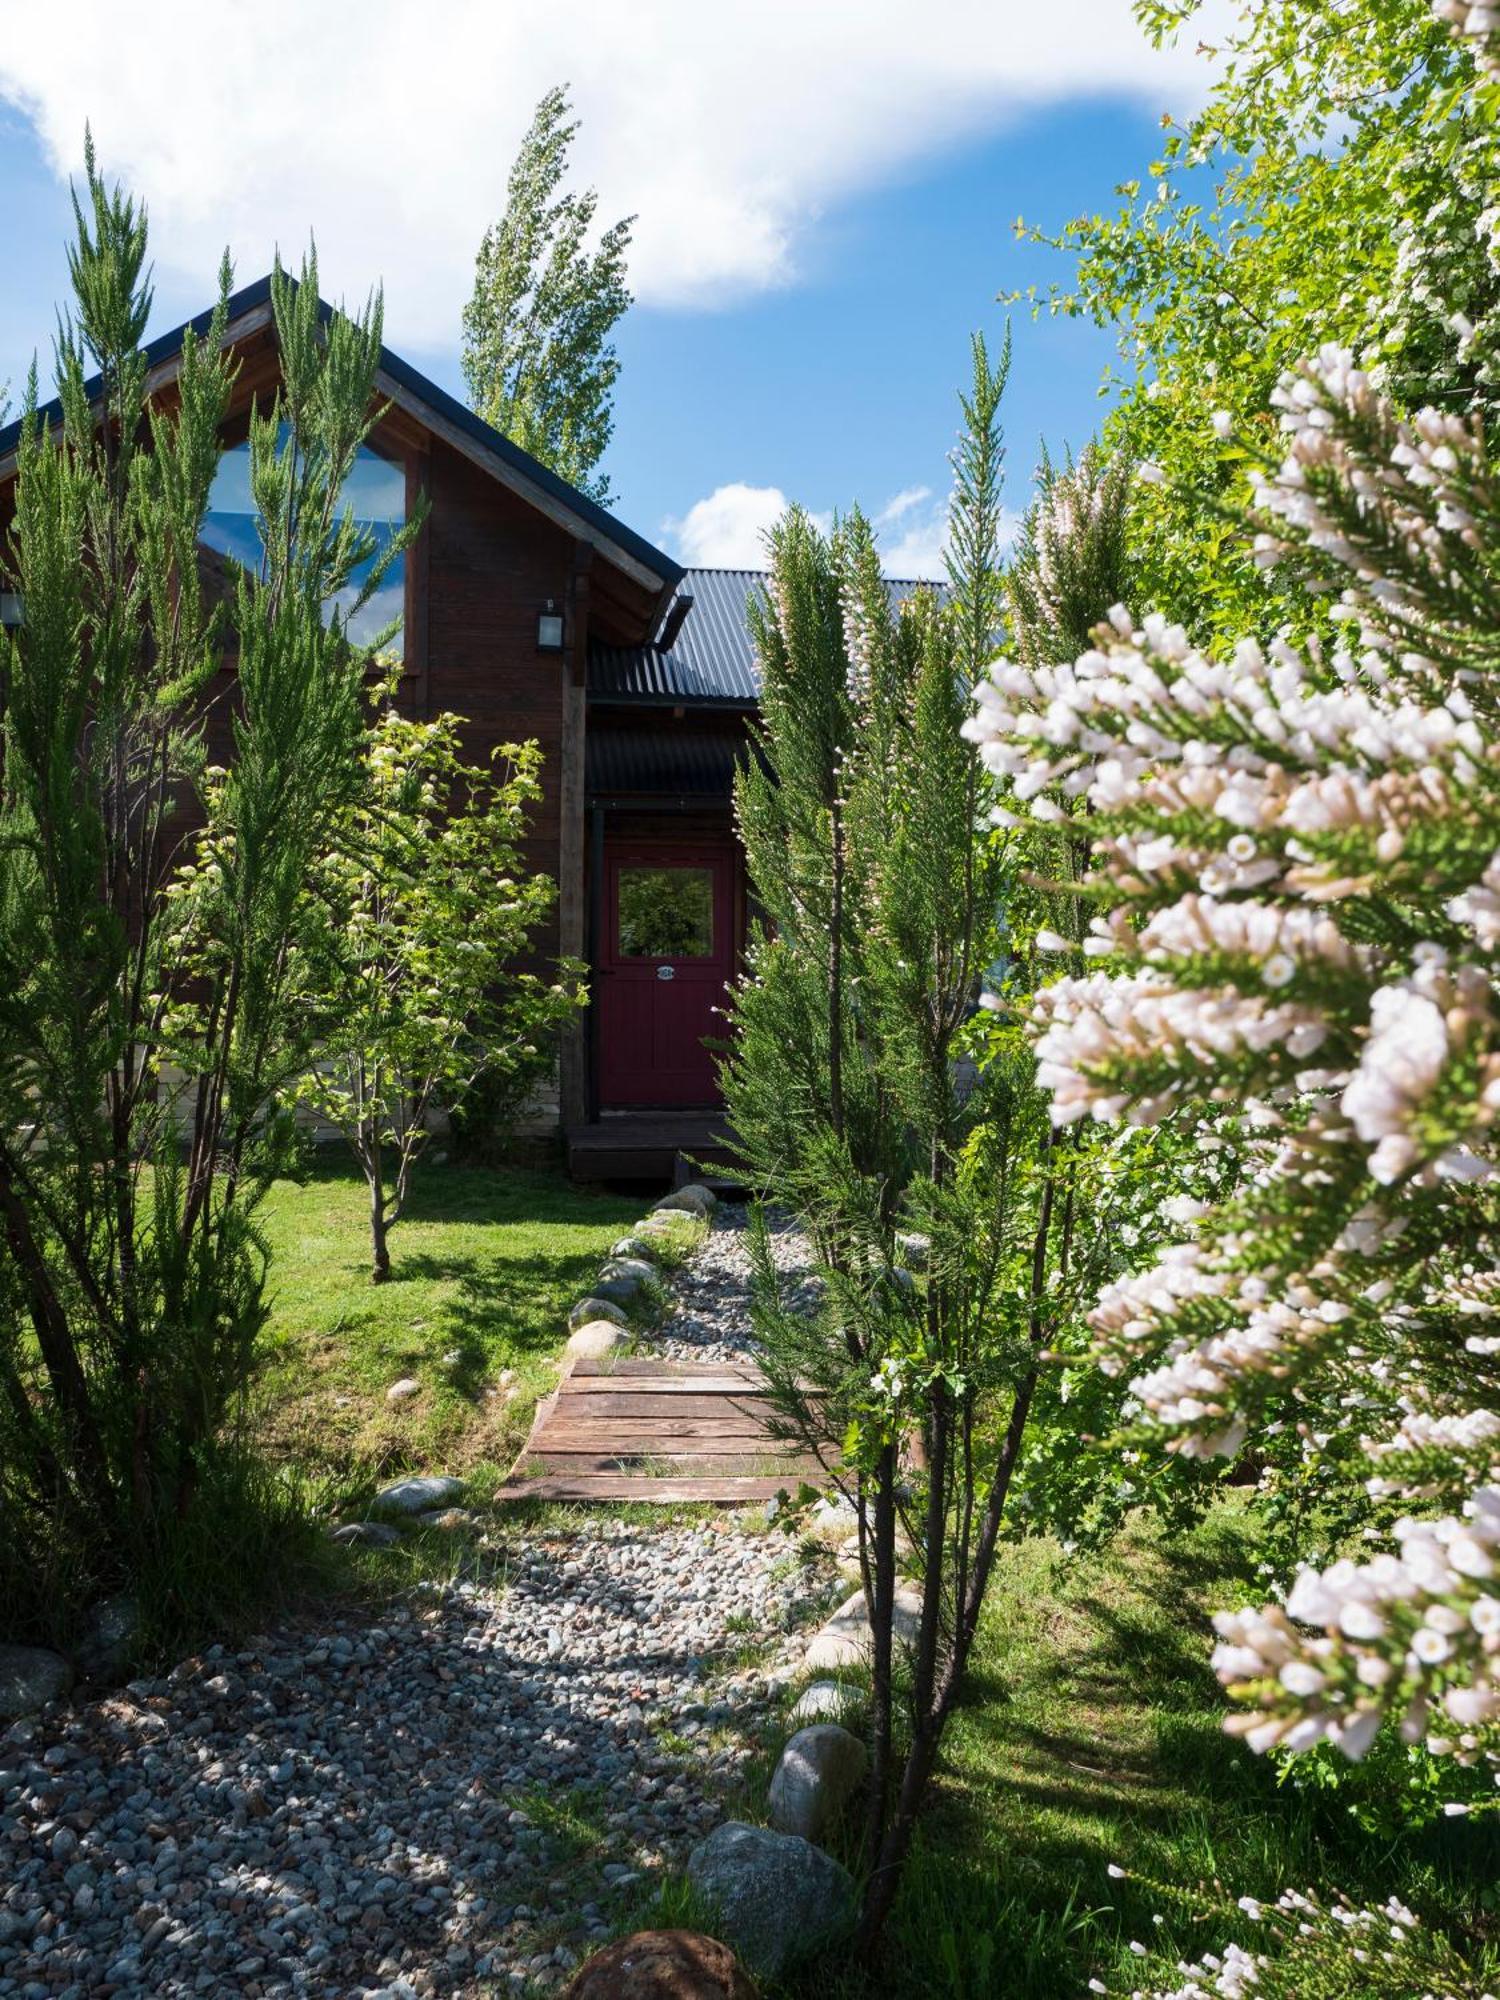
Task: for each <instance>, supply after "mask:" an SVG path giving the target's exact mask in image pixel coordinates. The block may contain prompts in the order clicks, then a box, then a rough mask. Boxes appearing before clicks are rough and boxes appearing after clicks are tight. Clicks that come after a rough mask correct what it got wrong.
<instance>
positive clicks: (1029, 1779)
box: [775, 1521, 1500, 2000]
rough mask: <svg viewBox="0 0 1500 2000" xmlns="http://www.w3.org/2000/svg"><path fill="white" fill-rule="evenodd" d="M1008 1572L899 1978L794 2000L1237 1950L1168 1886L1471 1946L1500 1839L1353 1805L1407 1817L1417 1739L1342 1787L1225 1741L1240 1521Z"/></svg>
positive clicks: (1076, 1988) (839, 1980) (1029, 1563)
mask: <svg viewBox="0 0 1500 2000" xmlns="http://www.w3.org/2000/svg"><path fill="white" fill-rule="evenodd" d="M1014 1560H1015V1563H1016V1568H1015V1570H1014V1572H1013V1573H1012V1574H1010V1575H1007V1574H1005V1573H1004V1571H1003V1570H1002V1574H1001V1575H1000V1577H999V1578H998V1579H997V1585H996V1589H995V1592H994V1595H993V1598H992V1601H991V1603H990V1605H989V1607H988V1609H987V1612H986V1615H985V1620H984V1625H983V1627H982V1631H981V1637H980V1641H979V1645H978V1648H977V1650H976V1658H975V1664H974V1668H973V1670H972V1672H971V1674H970V1677H969V1680H968V1682H967V1685H966V1688H965V1692H964V1696H963V1700H962V1702H961V1705H960V1707H959V1709H958V1711H957V1712H956V1713H955V1715H954V1717H953V1720H952V1723H951V1725H950V1729H949V1734H948V1737H947V1740H946V1743H945V1747H944V1755H943V1759H942V1763H941V1766H940V1770H939V1775H938V1778H937V1780H936V1782H935V1785H934V1787H933V1791H932V1793H931V1795H930V1797H929V1802H928V1806H927V1810H926V1813H925V1815H924V1818H923V1822H922V1825H921V1828H920V1830H919V1833H918V1837H917V1840H916V1843H915V1847H914V1850H913V1853H912V1856H911V1860H910V1863H909V1865H908V1868H907V1871H906V1875H905V1878H904V1881H903V1885H902V1890H901V1893H900V1896H899V1898H898V1902H897V1905H896V1908H895V1910H894V1913H893V1916H892V1919H891V1923H890V1927H889V1931H888V1935H887V1940H886V1955H885V1959H884V1961H883V1963H882V1964H881V1966H880V1967H879V1969H878V1970H877V1971H876V1972H875V1973H874V1974H872V1975H869V1976H865V1977H862V1976H860V1975H858V1974H856V1973H854V1972H850V1971H842V1970H840V1969H838V1968H829V1967H827V1966H824V1967H820V1968H819V1970H818V1974H817V1976H816V1977H814V1976H812V1975H808V1976H806V1977H805V1978H804V1979H803V1980H802V1981H801V1982H800V1983H797V1982H793V1983H792V1984H790V1985H788V1986H787V1987H786V1988H785V1989H784V1991H785V1994H786V1995H788V1996H796V2000H814V1997H815V2000H876V1996H877V1995H878V1996H880V2000H919V1996H920V2000H929V1996H930V2000H960V1996H962V2000H984V1996H988V1995H995V1996H997V1997H998V1996H1002V1995H1004V1996H1008V1997H1010V1996H1013V2000H1022V1996H1024V2000H1062V1996H1064V1995H1067V1996H1073V1995H1076V1994H1078V1993H1080V1992H1082V1991H1084V1990H1085V1989H1086V1986H1087V1982H1088V1980H1089V1978H1090V1977H1091V1976H1094V1975H1095V1974H1098V1973H1101V1972H1102V1973H1104V1974H1105V1976H1106V1977H1107V1976H1108V1975H1109V1974H1110V1973H1111V1972H1113V1973H1114V1974H1115V1978H1114V1982H1113V1986H1114V1989H1115V1990H1118V1991H1120V1992H1126V1993H1128V1992H1129V1991H1130V1990H1131V1981H1130V1978H1129V1975H1128V1973H1125V1974H1123V1976H1122V1974H1121V1967H1122V1965H1127V1966H1128V1964H1129V1962H1130V1961H1129V1957H1128V1944H1129V1940H1131V1939H1133V1938H1146V1937H1152V1936H1155V1937H1156V1938H1157V1939H1158V1941H1161V1940H1162V1939H1164V1938H1170V1939H1171V1941H1172V1943H1173V1945H1174V1947H1175V1948H1176V1949H1179V1950H1181V1951H1183V1952H1184V1954H1187V1955H1192V1956H1197V1955H1199V1954H1200V1953H1201V1952H1202V1951H1203V1950H1205V1949H1213V1948H1217V1947H1221V1946H1222V1944H1223V1943H1224V1942H1225V1939H1226V1936H1228V1935H1234V1934H1235V1932H1234V1931H1233V1930H1232V1929H1231V1928H1229V1927H1227V1926H1226V1925H1225V1924H1224V1923H1223V1921H1222V1920H1220V1919H1217V1918H1215V1919H1211V1920H1208V1921H1203V1920H1202V1919H1201V1915H1200V1914H1199V1913H1197V1912H1195V1911H1194V1910H1193V1909H1192V1908H1191V1907H1189V1904H1188V1902H1187V1901H1185V1900H1184V1899H1182V1898H1174V1897H1173V1895H1172V1894H1171V1892H1170V1888H1169V1887H1168V1886H1167V1885H1172V1886H1175V1887H1176V1888H1177V1889H1181V1890H1186V1891H1189V1892H1193V1891H1207V1892H1209V1893H1210V1894H1213V1895H1215V1897H1216V1899H1218V1898H1220V1897H1221V1896H1223V1897H1227V1900H1228V1902H1229V1903H1231V1904H1232V1903H1233V1902H1234V1900H1235V1899H1236V1898H1237V1897H1239V1896H1241V1895H1246V1894H1248V1895H1255V1896H1260V1897H1274V1896H1275V1895H1276V1894H1277V1893H1279V1891H1280V1890H1281V1889H1283V1888H1287V1887H1298V1888H1302V1887H1307V1886H1309V1885H1313V1886H1319V1887H1323V1888H1329V1887H1339V1888H1342V1889H1344V1890H1345V1891H1347V1892H1348V1893H1349V1894H1350V1895H1351V1896H1353V1897H1354V1898H1355V1899H1356V1900H1370V1899H1375V1900H1383V1899H1384V1898H1385V1897H1386V1896H1388V1895H1391V1894H1393V1893H1395V1894H1398V1895H1400V1896H1402V1898H1403V1900H1405V1901H1407V1902H1409V1903H1411V1904H1412V1906H1413V1907H1414V1908H1416V1909H1417V1910H1418V1911H1419V1913H1422V1912H1425V1913H1426V1914H1428V1915H1430V1916H1431V1917H1433V1918H1435V1919H1436V1920H1437V1921H1439V1922H1446V1923H1448V1924H1449V1925H1451V1926H1453V1927H1454V1928H1455V1929H1457V1930H1458V1931H1460V1932H1463V1933H1464V1934H1466V1935H1467V1936H1468V1937H1469V1938H1470V1939H1471V1941H1472V1939H1473V1937H1474V1936H1475V1935H1476V1934H1477V1933H1478V1931H1479V1930H1480V1928H1481V1927H1482V1926H1483V1924H1484V1922H1485V1920H1484V1919H1483V1918H1482V1917H1481V1915H1480V1904H1479V1899H1480V1895H1481V1892H1482V1891H1483V1890H1484V1888H1485V1886H1486V1885H1487V1884H1488V1883H1490V1882H1492V1881H1493V1880H1494V1871H1495V1868H1496V1864H1497V1862H1500V1834H1497V1832H1496V1831H1494V1830H1492V1828H1491V1827H1490V1826H1489V1825H1487V1824H1485V1825H1480V1826H1474V1825H1472V1824H1471V1823H1469V1822H1466V1821H1461V1820H1460V1821H1451V1820H1450V1821H1443V1820H1439V1821H1437V1822H1436V1823H1435V1824H1433V1825H1431V1826H1430V1827H1429V1828H1428V1830H1427V1831H1426V1832H1423V1833H1417V1834H1413V1833H1409V1832H1407V1831H1405V1830H1402V1829H1401V1828H1400V1814H1399V1811H1398V1810H1391V1811H1388V1812H1387V1814H1386V1825H1385V1828H1384V1829H1383V1830H1382V1829H1380V1828H1378V1827H1373V1828H1372V1826H1371V1825H1370V1824H1369V1823H1368V1818H1367V1817H1366V1818H1362V1817H1361V1816H1360V1814H1359V1813H1358V1812H1357V1810H1356V1808H1357V1807H1358V1805H1359V1803H1360V1801H1361V1800H1379V1799H1380V1798H1381V1797H1382V1795H1384V1796H1385V1800H1386V1804H1387V1805H1388V1806H1389V1805H1390V1803H1391V1794H1392V1793H1393V1792H1396V1791H1397V1790H1398V1789H1399V1788H1400V1787H1402V1786H1404V1785H1406V1784H1407V1783H1408V1782H1409V1779H1408V1776H1407V1766H1406V1753H1405V1752H1404V1750H1402V1749H1401V1747H1400V1746H1399V1745H1393V1746H1391V1747H1390V1748H1389V1749H1386V1750H1384V1751H1383V1752H1382V1753H1381V1754H1380V1755H1379V1756H1376V1757H1374V1758H1372V1761H1371V1764H1370V1765H1369V1767H1368V1768H1359V1769H1351V1770H1348V1771H1347V1772H1346V1773H1344V1775H1343V1776H1342V1777H1341V1780H1340V1782H1339V1783H1338V1785H1337V1786H1336V1787H1335V1786H1333V1785H1328V1786H1326V1787H1323V1788H1318V1787H1313V1788H1311V1789H1300V1790H1299V1789H1296V1788H1295V1787H1293V1786H1292V1785H1290V1784H1288V1783H1285V1782H1283V1779H1282V1776H1281V1774H1280V1773H1279V1771H1278V1767H1277V1766H1276V1765H1275V1764H1274V1763H1272V1762H1270V1761H1269V1760H1267V1759H1265V1758H1260V1757H1256V1756H1254V1755H1253V1754H1251V1753H1250V1752H1249V1751H1248V1750H1246V1749H1245V1748H1244V1747H1243V1745H1242V1744H1240V1743H1239V1742H1238V1741H1237V1740H1236V1739H1234V1738H1232V1737H1229V1736H1226V1735H1225V1734H1224V1732H1223V1728H1222V1722H1223V1715H1224V1712H1225V1704H1224V1701H1223V1697H1222V1695H1221V1693H1220V1691H1219V1688H1218V1684H1217V1682H1216V1680H1215V1678H1214V1676H1213V1674H1212V1672H1211V1671H1210V1669H1209V1667H1208V1653H1209V1649H1210V1645H1211V1640H1212V1634H1211V1631H1210V1630H1209V1623H1208V1618H1209V1613H1210V1611H1211V1610H1213V1609H1214V1608H1216V1607H1217V1606H1218V1605H1221V1604H1226V1603H1234V1602H1238V1601H1240V1599H1241V1596H1242V1594H1248V1593H1249V1592H1250V1591H1251V1590H1252V1589H1253V1584H1252V1580H1251V1579H1252V1574H1253V1572H1252V1568H1251V1545H1250V1540H1249V1535H1248V1533H1247V1531H1246V1527H1245V1525H1244V1523H1243V1522H1241V1523H1240V1524H1239V1525H1238V1526H1237V1527H1236V1526H1234V1525H1231V1527H1230V1529H1229V1530H1228V1531H1227V1532H1226V1531H1225V1530H1224V1528H1223V1527H1222V1526H1221V1525H1220V1524H1217V1523H1215V1522H1213V1521H1210V1522H1209V1523H1206V1524H1205V1525H1204V1527H1203V1528H1201V1529H1200V1530H1198V1531H1197V1532H1196V1534H1194V1535H1192V1536H1189V1537H1185V1538H1183V1539H1182V1540H1180V1541H1177V1542H1170V1541H1167V1540H1166V1539H1165V1538H1161V1539H1158V1538H1156V1537H1154V1536H1153V1535H1152V1534H1151V1533H1150V1531H1149V1529H1148V1530H1143V1531H1136V1532H1131V1533H1129V1534H1127V1535H1126V1536H1124V1537H1123V1538H1122V1539H1121V1540H1120V1541H1119V1542H1118V1543H1117V1544H1116V1545H1115V1546H1114V1548H1113V1549H1111V1550H1109V1551H1106V1552H1105V1553H1104V1554H1103V1555H1100V1556H1094V1557H1088V1558H1084V1559H1081V1560H1080V1561H1078V1562H1077V1563H1076V1564H1075V1565H1072V1566H1067V1565H1064V1564H1063V1563H1062V1562H1061V1561H1059V1560H1056V1559H1054V1560H1052V1561H1050V1562H1049V1561H1048V1560H1047V1559H1046V1558H1045V1556H1044V1555H1042V1553H1041V1552H1040V1551H1038V1550H1036V1549H1035V1548H1033V1549H1031V1550H1024V1549H1023V1550H1019V1551H1016V1552H1014ZM1392 1828H1395V1829H1397V1830H1396V1831H1394V1832H1393V1831H1392ZM851 1858H852V1857H851ZM1111 1864H1114V1865H1116V1866H1119V1867H1123V1868H1125V1869H1126V1870H1127V1871H1128V1877H1127V1879H1124V1880H1121V1879H1115V1878H1112V1877H1111V1876H1110V1874H1109V1872H1108V1871H1109V1868H1110V1866H1111ZM1157 1884H1161V1885H1163V1886H1162V1887H1160V1888H1158V1887H1157V1886H1155V1885H1157ZM1162 1919H1164V1920H1165V1928H1164V1929H1158V1922H1159V1920H1162ZM1250 1935H1251V1934H1250V1933H1248V1932H1244V1933H1242V1935H1241V1941H1242V1942H1243V1941H1249V1938H1250ZM775 2000H782V1995H781V1994H777V1995H776V1996H775Z"/></svg>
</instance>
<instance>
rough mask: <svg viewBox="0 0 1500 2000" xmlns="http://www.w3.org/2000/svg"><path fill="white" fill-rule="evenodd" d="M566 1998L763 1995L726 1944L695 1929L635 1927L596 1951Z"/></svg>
mask: <svg viewBox="0 0 1500 2000" xmlns="http://www.w3.org/2000/svg"><path fill="white" fill-rule="evenodd" d="M562 2000H759V1995H758V1993H757V1991H756V1989H755V1987H754V1986H753V1985H752V1984H751V1981H750V1976H749V1974H748V1973H747V1972H746V1971H745V1969H744V1967H743V1966H742V1965H741V1964H740V1963H739V1961H738V1960H737V1959H736V1957H735V1955H734V1953H733V1952H732V1951H731V1950H730V1949H729V1947H728V1945H727V1944H720V1942H719V1940H718V1939H717V1938H709V1937H701V1936H700V1935H699V1934H698V1933H697V1932H696V1931H637V1932H636V1933H635V1935H634V1937H628V1938H618V1939H617V1940H616V1941H615V1943H614V1944H609V1945H606V1946H605V1947H604V1949H603V1951H601V1952H598V1953H596V1954H595V1956H594V1957H593V1958H591V1959H590V1960H589V1961H588V1963H587V1965H585V1966H584V1967H583V1968H582V1970H581V1971H580V1972H579V1973H578V1974H577V1975H576V1977H575V1978H574V1979H573V1981H572V1983H571V1984H570V1985H569V1986H568V1987H567V1989H566V1990H565V1992H564V1993H563V1996H562Z"/></svg>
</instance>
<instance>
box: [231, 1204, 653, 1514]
mask: <svg viewBox="0 0 1500 2000" xmlns="http://www.w3.org/2000/svg"><path fill="white" fill-rule="evenodd" d="M645 1206H646V1203H645V1202H644V1200H642V1199H641V1198H638V1197H621V1196H618V1195H608V1194H599V1193H594V1192H591V1191H587V1190H584V1189H581V1188H577V1187H574V1186H573V1185H571V1184H570V1183H569V1182H568V1181H567V1180H565V1179H564V1178H563V1177H562V1176H561V1175H560V1174H548V1173H535V1172H524V1171H521V1170H517V1169H496V1168H485V1167H459V1166H450V1165H446V1164H444V1165H433V1166H428V1167H427V1168H425V1169H424V1170H420V1171H419V1172H418V1174H417V1176H416V1178H415V1181H414V1186H413V1193H412V1198H411V1205H410V1208H409V1210H408V1212H407V1214H406V1215H405V1216H404V1217H403V1219H402V1220H401V1222H400V1223H399V1224H398V1225H397V1227H396V1228H395V1229H394V1230H393V1231H392V1233H391V1259H392V1276H391V1279H390V1281H389V1283H387V1284H384V1285H372V1284H371V1282H370V1277H369V1269H370V1249H369V1234H368V1220H367V1211H366V1193H365V1185H364V1182H363V1180H362V1179H361V1178H360V1177H359V1175H358V1174H357V1173H356V1172H354V1171H353V1170H352V1169H349V1168H346V1167H344V1166H342V1165H339V1164H326V1165H321V1166H320V1167H319V1168H318V1169H317V1171H316V1172H315V1173H314V1174H313V1175H312V1177H311V1178H310V1179H309V1180H307V1181H306V1182H301V1183H294V1182H291V1181H283V1182H280V1183H278V1184H277V1186H276V1187H275V1188H274V1189H273V1191H272V1193H271V1196H270V1198H269V1200H268V1201H267V1203H266V1206H265V1208H264V1209H263V1211H262V1216H261V1219H262V1222H263V1225H264V1227H265V1230H266V1234H267V1236H268V1238H269V1240H270V1244H271V1249H272V1252H273V1262H272V1266H271V1291H272V1297H273V1302H274V1304H273V1313H272V1319H271V1325H270V1332H269V1340H268V1347H269V1360H268V1365H267V1366H266V1368H265V1370H264V1371H263V1373H262V1375H261V1377H260V1380H259V1383H258V1385H257V1390H256V1430H257V1433H258V1435H259V1437H260V1439H261V1440H262V1442H263V1445H264V1447H265V1449H266V1450H267V1452H268V1453H269V1455H270V1456H271V1457H272V1458H273V1459H274V1460H276V1461H278V1462H285V1463H294V1464H296V1465H298V1466H300V1467H301V1468H302V1469H304V1470H305V1471H307V1472H308V1473H310V1474H312V1475H313V1476H314V1477H324V1478H329V1477H331V1478H333V1479H334V1480H336V1481H338V1482H339V1483H340V1484H351V1483H352V1484H358V1483H360V1482H362V1481H368V1480H370V1479H374V1478H378V1477H381V1476H384V1475H388V1474H393V1473H395V1472H398V1471H402V1470H405V1469H407V1468H422V1469H424V1470H430V1471H452V1470H455V1469H460V1468H461V1469H463V1470H464V1471H466V1472H469V1473H479V1474H480V1475H481V1478H482V1476H483V1471H484V1470H485V1469H488V1468H493V1467H498V1468H500V1469H502V1470H503V1469H505V1468H507V1467H508V1466H509V1464H510V1461H511V1459H512V1458H513V1457H514V1456H515V1453H516V1451H517V1450H518V1449H519V1448H520V1445H521V1444H522V1442H523V1441H524V1439H525V1435H526V1431H527V1428H528V1426H529V1424H530V1421H531V1411H532V1408H533V1405H534V1403H535V1401H536V1397H537V1394H538V1393H539V1392H540V1391H542V1390H544V1389H545V1388H549V1387H550V1386H551V1384H552V1382H553V1381H554V1380H555V1379H556V1376H555V1370H554V1369H552V1368H551V1367H550V1365H549V1364H550V1362H551V1361H552V1360H553V1359H555V1357H556V1355H557V1353H558V1351H559V1350H560V1348H561V1346H562V1343H563V1340H564V1339H565V1338H566V1332H567V1327H566V1315H567V1312H568V1308H569V1307H570V1306H571V1305H572V1304H573V1302H574V1300H575V1299H577V1298H578V1297H579V1296H580V1294H581V1293H582V1292H583V1291H584V1290H586V1288H587V1286H588V1284H589V1282H590V1280H591V1279H592V1278H593V1277H594V1275H595V1274H596V1272H597V1271H598V1268H599V1264H600V1261H601V1259H602V1258H603V1257H604V1256H605V1255H606V1254H607V1253H608V1251H609V1248H610V1245H611V1244H612V1243H613V1242H615V1241H616V1240H617V1238H618V1237H619V1236H620V1235H621V1234H622V1233H623V1232H624V1230H626V1229H627V1228H628V1227H629V1226H630V1225H631V1224H632V1223H634V1222H635V1221H637V1220H638V1219H639V1217H640V1215H641V1213H642V1210H643V1208H644V1207H645ZM450 1355H452V1356H456V1357H457V1362H456V1365H453V1366H449V1365H448V1364H447V1363H445V1357H446V1356H450ZM506 1370H510V1371H512V1373H513V1380H512V1381H511V1382H509V1383H505V1384H502V1383H501V1381H500V1379H499V1378H500V1377H501V1375H502V1374H503V1373H504V1372H505V1371H506ZM404 1376H410V1377H413V1378H415V1379H416V1380H417V1381H418V1382H420V1383H421V1385H422V1388H421V1393H420V1395H418V1396H416V1397H414V1398H413V1399H412V1400H411V1401H410V1402H406V1403H402V1404H399V1405H398V1406H396V1407H394V1408H393V1407H391V1406H390V1405H389V1404H388V1403H387V1402H386V1391H387V1389H388V1388H389V1387H390V1386H391V1384H392V1383H393V1382H396V1381H398V1380H400V1379H401V1378H402V1377H404Z"/></svg>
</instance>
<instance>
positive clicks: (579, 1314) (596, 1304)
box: [568, 1299, 630, 1333]
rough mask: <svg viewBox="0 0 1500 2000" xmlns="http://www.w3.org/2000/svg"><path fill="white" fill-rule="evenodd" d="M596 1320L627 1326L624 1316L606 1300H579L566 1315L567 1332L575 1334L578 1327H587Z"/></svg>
mask: <svg viewBox="0 0 1500 2000" xmlns="http://www.w3.org/2000/svg"><path fill="white" fill-rule="evenodd" d="M596 1319H611V1320H613V1321H614V1323H615V1325H616V1326H629V1324H630V1321H629V1318H628V1317H627V1316H626V1314H625V1313H624V1312H623V1311H622V1310H621V1308H620V1307H619V1306H617V1305H614V1304H612V1303H611V1302H610V1300H608V1299H580V1300H579V1301H578V1303H577V1305H576V1306H574V1308H573V1310H572V1311H571V1312H570V1313H569V1314H568V1330H569V1332H572V1333H576V1332H577V1330H578V1329H579V1327H581V1326H588V1325H589V1324H590V1323H591V1322H592V1321H594V1320H596Z"/></svg>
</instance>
